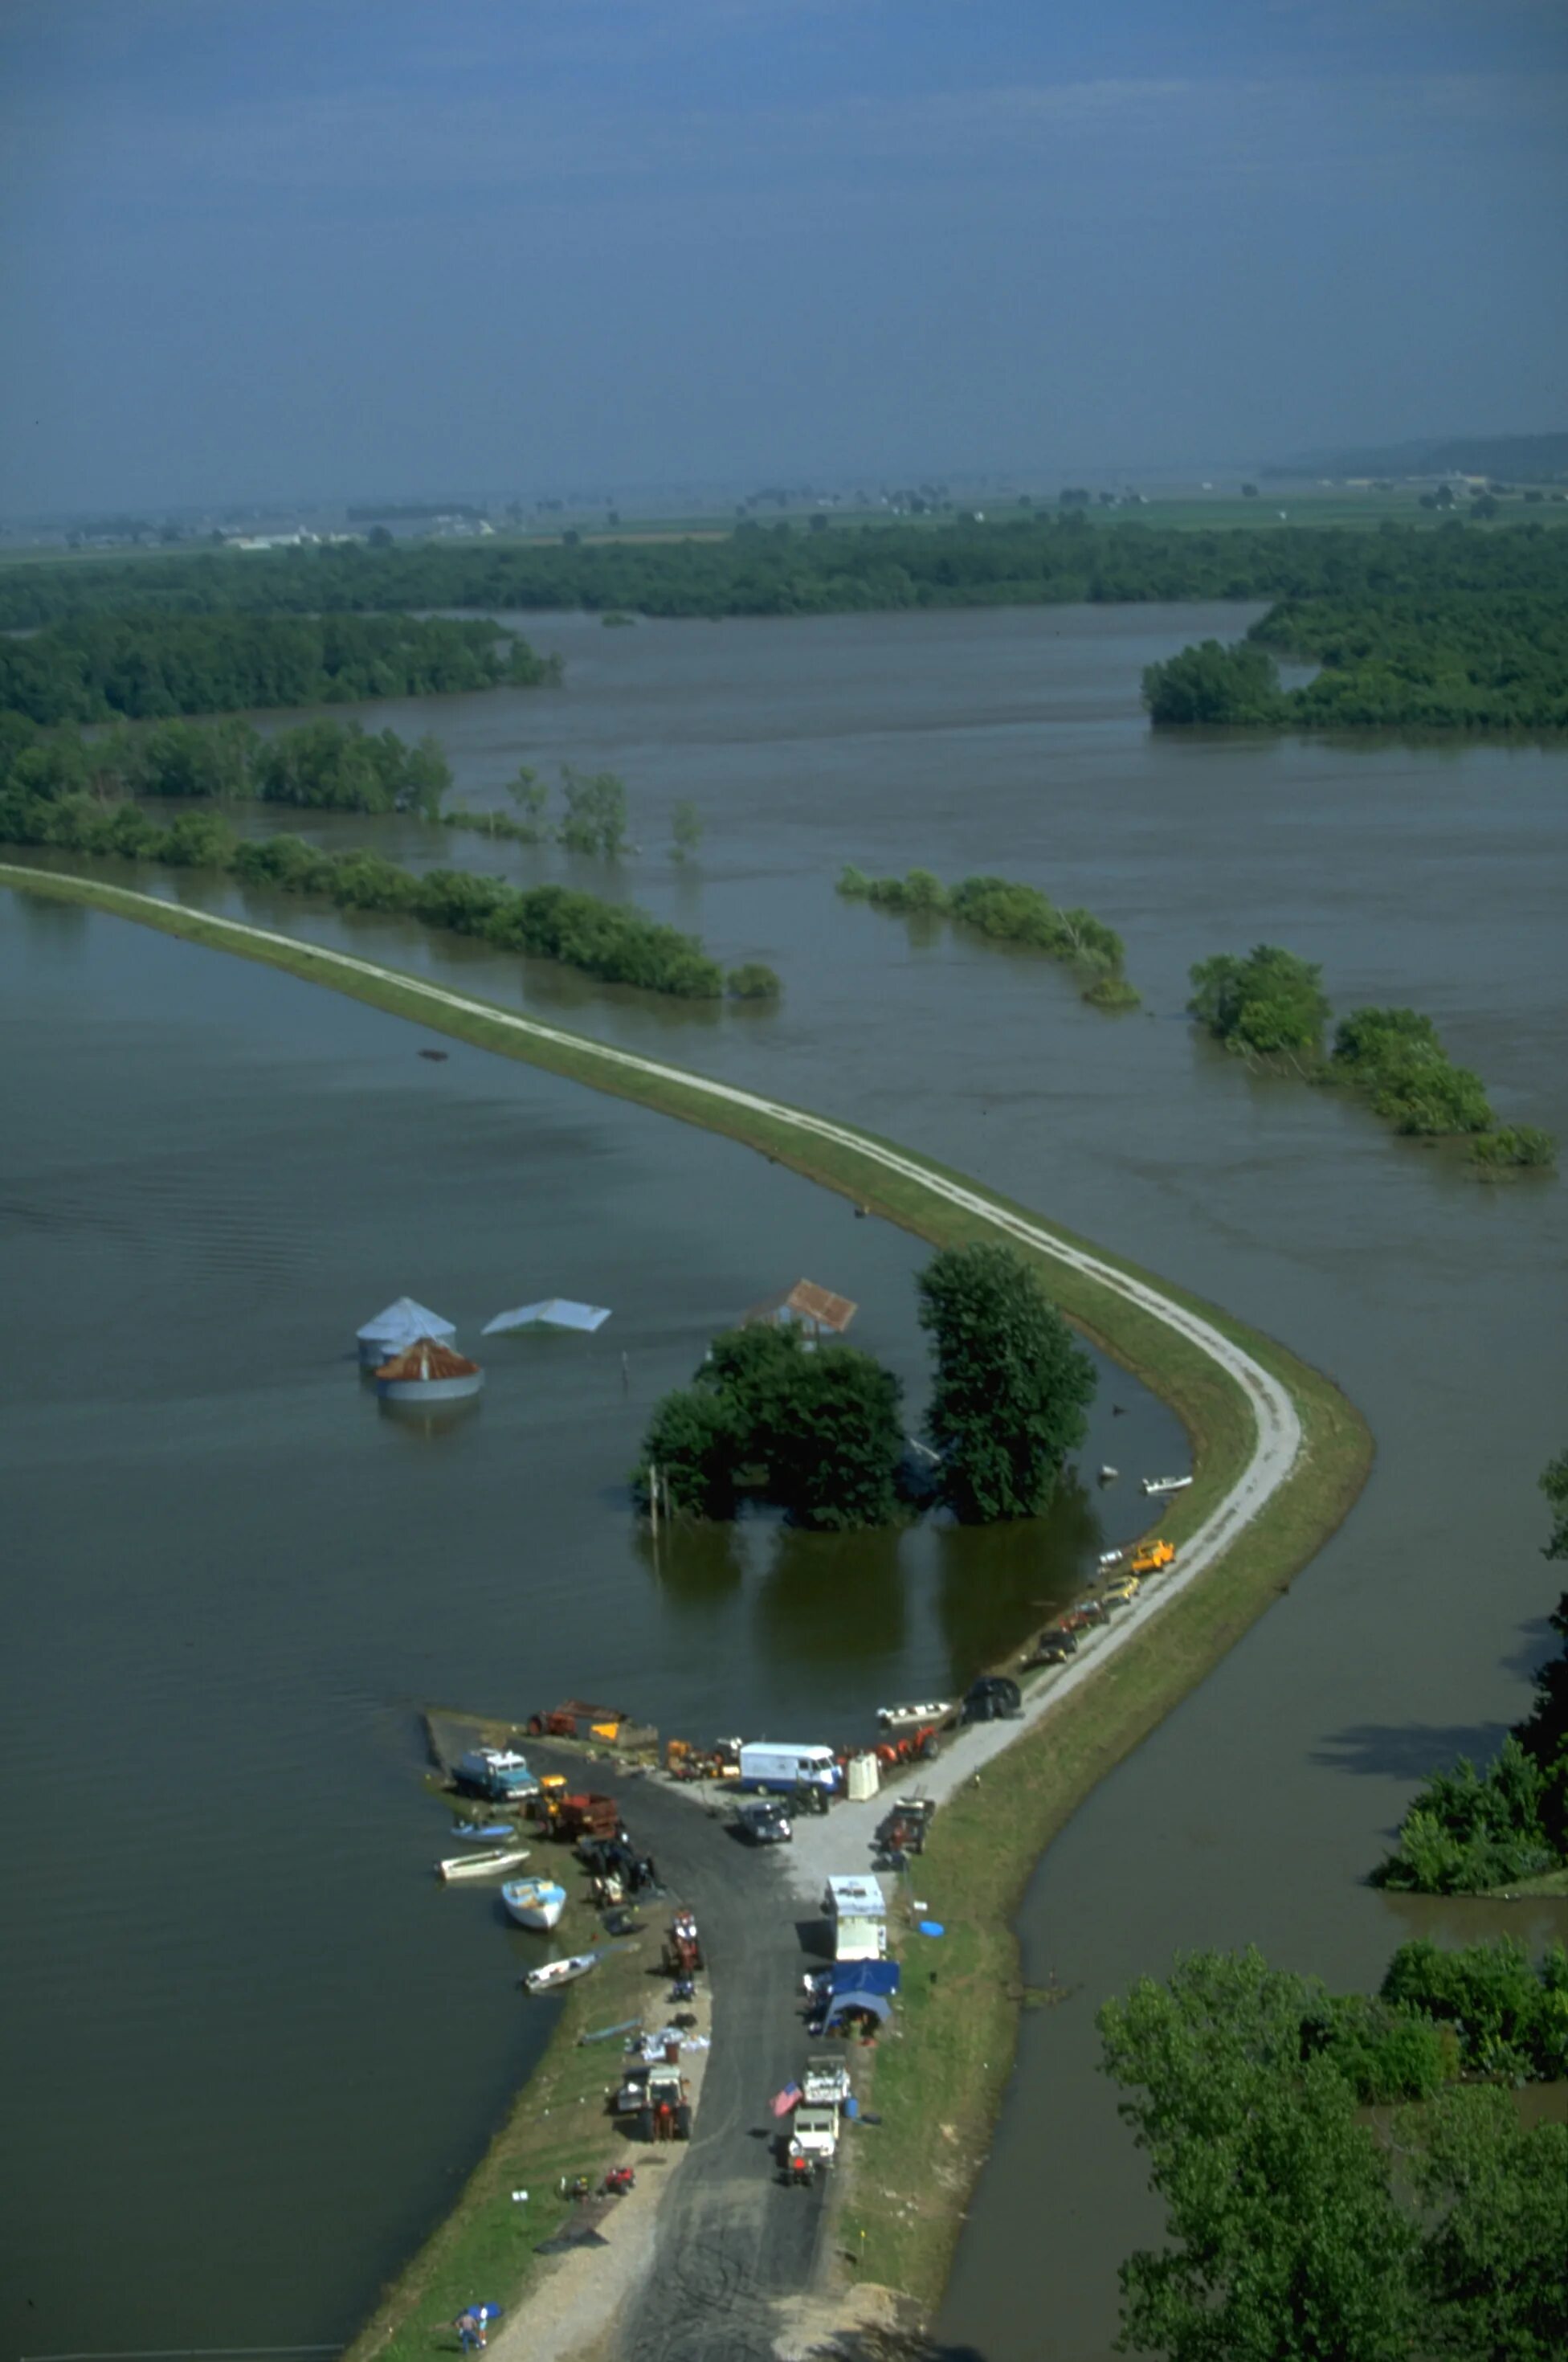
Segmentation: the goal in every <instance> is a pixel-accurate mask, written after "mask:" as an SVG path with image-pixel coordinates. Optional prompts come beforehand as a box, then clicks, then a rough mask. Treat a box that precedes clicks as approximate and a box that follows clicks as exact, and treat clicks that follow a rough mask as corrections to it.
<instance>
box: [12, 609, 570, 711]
mask: <svg viewBox="0 0 1568 2362" xmlns="http://www.w3.org/2000/svg"><path fill="white" fill-rule="evenodd" d="M559 678H560V661H559V658H558V657H540V656H537V655H536V653H535V651H534V650H533V649H532V648H531V647H530V646H528V644H527V642H526V641H525V640H520V639H513V638H512V637H510V636H502V634H501V633H499V632H498V631H497V629H496V626H495V625H494V624H489V623H476V622H473V621H467V622H460V623H454V622H450V621H447V620H445V619H441V618H422V617H418V616H414V615H385V614H376V615H363V614H319V615H264V614H263V615H256V614H233V613H228V614H226V613H211V614H201V613H193V614H180V613H145V612H144V613H135V614H119V615H94V614H93V613H84V614H80V615H78V616H76V617H75V618H74V619H73V620H71V621H69V622H62V623H57V624H50V625H49V626H48V628H46V629H44V630H42V631H40V632H39V633H38V634H37V635H36V636H35V637H33V638H31V639H24V640H9V641H0V712H13V713H21V714H25V715H26V716H27V717H28V720H29V721H31V722H38V723H58V722H88V723H94V722H107V721H111V720H113V719H114V718H116V716H123V717H125V718H127V719H129V720H131V721H141V720H146V719H149V718H155V717H158V716H161V715H166V714H179V713H233V712H239V711H240V710H242V709H243V708H245V707H247V706H256V707H260V706H279V705H318V704H323V703H326V704H350V703H353V702H356V701H359V700H360V699H363V698H369V697H428V696H437V695H441V694H444V693H447V692H450V691H453V690H474V689H494V688H497V687H499V686H500V684H501V683H502V682H503V681H504V682H510V683H513V684H515V685H519V686H522V687H525V688H532V687H535V686H537V685H539V684H541V683H543V682H547V681H555V680H558V679H559Z"/></svg>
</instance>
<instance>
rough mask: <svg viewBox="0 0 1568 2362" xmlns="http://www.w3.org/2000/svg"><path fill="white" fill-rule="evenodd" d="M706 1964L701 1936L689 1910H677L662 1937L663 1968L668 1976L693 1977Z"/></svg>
mask: <svg viewBox="0 0 1568 2362" xmlns="http://www.w3.org/2000/svg"><path fill="white" fill-rule="evenodd" d="M705 1965H706V1963H705V1961H704V1959H703V1957H702V1938H701V1936H700V1935H699V1934H698V1933H697V1922H696V1919H695V1918H694V1917H693V1915H692V1914H691V1913H690V1911H678V1912H677V1913H676V1915H675V1916H674V1918H673V1919H672V1920H671V1921H670V1923H669V1929H668V1934H667V1935H666V1937H665V1939H664V1970H665V1974H666V1975H667V1976H670V1977H694V1976H695V1975H696V1974H697V1971H698V1970H699V1969H701V1968H702V1967H704V1966H705Z"/></svg>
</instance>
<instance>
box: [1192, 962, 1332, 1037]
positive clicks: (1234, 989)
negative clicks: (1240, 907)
mask: <svg viewBox="0 0 1568 2362" xmlns="http://www.w3.org/2000/svg"><path fill="white" fill-rule="evenodd" d="M1190 977H1191V983H1192V999H1190V1000H1189V1001H1188V1003H1187V1008H1188V1009H1189V1010H1190V1011H1191V1013H1192V1015H1193V1016H1194V1017H1196V1018H1198V1021H1200V1023H1202V1024H1204V1025H1206V1026H1207V1027H1208V1029H1209V1032H1210V1033H1212V1034H1213V1036H1214V1038H1215V1040H1216V1041H1217V1042H1223V1043H1224V1044H1225V1047H1226V1048H1227V1049H1228V1050H1234V1051H1237V1052H1238V1053H1240V1054H1243V1055H1244V1054H1246V1053H1248V1052H1252V1053H1253V1054H1257V1055H1259V1056H1263V1057H1270V1056H1275V1055H1277V1054H1280V1053H1285V1052H1303V1051H1305V1052H1310V1053H1312V1054H1316V1052H1317V1050H1318V1048H1319V1044H1320V1039H1321V1036H1322V1032H1323V1027H1324V1024H1325V1023H1326V1021H1327V1020H1328V1015H1329V1003H1328V1000H1327V999H1326V997H1325V995H1324V992H1323V983H1322V978H1323V971H1322V969H1321V968H1320V966H1317V965H1316V963H1315V962H1313V961H1311V960H1304V959H1299V958H1297V955H1296V954H1295V953H1294V952H1287V951H1282V950H1281V949H1280V947H1279V945H1278V944H1257V945H1256V946H1255V947H1254V949H1253V950H1252V951H1250V952H1249V953H1248V954H1247V955H1246V957H1245V959H1241V958H1238V957H1237V956H1236V955H1234V954H1232V953H1230V952H1221V953H1220V954H1219V955H1218V956H1217V957H1215V958H1214V959H1207V960H1200V961H1199V962H1198V966H1196V967H1194V968H1193V969H1191V970H1190Z"/></svg>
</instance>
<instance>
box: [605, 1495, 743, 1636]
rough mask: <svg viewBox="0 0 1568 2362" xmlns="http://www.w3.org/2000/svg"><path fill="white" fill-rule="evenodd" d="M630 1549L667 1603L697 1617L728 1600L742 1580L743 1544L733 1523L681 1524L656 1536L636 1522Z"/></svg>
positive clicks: (645, 1522) (643, 1523) (642, 1522)
mask: <svg viewBox="0 0 1568 2362" xmlns="http://www.w3.org/2000/svg"><path fill="white" fill-rule="evenodd" d="M632 1546H633V1548H634V1550H635V1551H636V1554H637V1556H638V1558H639V1559H640V1560H641V1561H642V1562H643V1565H644V1566H645V1567H646V1570H647V1572H648V1573H649V1574H650V1575H652V1577H653V1579H654V1581H655V1582H656V1583H657V1585H658V1587H659V1589H660V1591H661V1592H662V1593H663V1594H664V1596H665V1598H666V1600H667V1602H668V1604H669V1605H670V1606H672V1607H675V1608H678V1609H679V1610H681V1611H683V1612H686V1611H694V1612H696V1613H698V1614H701V1613H702V1612H704V1611H705V1610H706V1609H708V1608H710V1607H712V1606H715V1605H716V1604H717V1603H718V1602H719V1601H720V1600H722V1599H727V1598H730V1597H732V1596H733V1595H734V1594H735V1593H736V1592H737V1591H739V1589H740V1587H741V1585H742V1584H743V1583H744V1582H745V1567H746V1545H745V1539H744V1537H743V1534H742V1531H741V1529H739V1528H738V1527H736V1526H732V1525H696V1524H693V1525H681V1526H677V1527H675V1528H673V1529H670V1530H669V1531H668V1532H662V1533H657V1534H656V1533H654V1532H653V1531H652V1529H650V1528H649V1526H648V1524H647V1521H646V1518H642V1519H639V1520H638V1522H637V1525H636V1529H635V1540H634V1541H633V1545H632Z"/></svg>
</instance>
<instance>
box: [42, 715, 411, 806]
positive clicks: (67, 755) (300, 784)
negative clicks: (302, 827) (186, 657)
mask: <svg viewBox="0 0 1568 2362" xmlns="http://www.w3.org/2000/svg"><path fill="white" fill-rule="evenodd" d="M0 783H3V785H4V787H5V788H6V790H7V791H8V792H10V793H11V794H13V795H17V796H20V797H22V798H23V799H39V800H43V801H45V802H49V803H57V804H64V803H69V802H71V801H72V799H79V798H84V799H86V800H88V801H89V802H92V803H94V804H97V805H104V804H106V803H112V802H116V801H117V800H120V799H122V798H125V797H134V796H179V797H191V798H203V799H205V800H209V801H211V802H215V803H224V804H235V803H250V802H254V803H269V804H296V805H299V806H300V807H302V808H303V809H304V810H308V811H355V812H398V811H418V812H423V813H424V814H425V818H426V819H427V820H435V819H437V818H438V817H439V816H440V810H441V799H442V797H443V796H444V795H445V794H446V792H447V789H448V788H449V787H450V786H451V784H452V774H451V771H450V768H449V767H448V766H447V758H446V756H444V755H443V754H442V752H441V749H440V747H439V746H438V745H436V741H435V739H434V738H428V737H426V738H421V739H420V740H419V741H418V742H417V744H416V745H412V746H411V745H409V744H408V741H407V740H406V739H404V738H400V737H399V736H398V734H397V733H396V731H395V730H382V731H380V732H378V733H376V734H375V735H373V736H372V735H371V734H370V732H369V731H367V730H365V729H363V728H362V727H361V726H360V724H359V723H358V722H336V721H333V720H330V719H329V718H327V717H326V716H325V715H323V716H322V717H321V718H320V719H318V720H316V721H315V722H304V723H301V724H300V725H299V727H298V728H297V729H295V730H279V731H276V732H274V734H272V736H271V737H270V738H263V737H262V736H261V735H260V734H259V732H258V731H255V730H252V729H251V727H250V725H249V723H246V722H240V721H237V720H232V721H226V722H212V723H201V724H198V723H193V722H159V723H151V724H149V726H148V727H147V728H145V729H140V730H132V729H130V728H128V727H127V725H126V724H124V723H120V724H118V725H117V726H116V727H115V728H113V729H110V730H105V731H101V732H99V733H97V734H94V736H92V737H83V735H82V734H80V733H79V732H77V731H72V730H54V731H48V732H45V731H41V730H38V729H36V728H34V727H33V726H32V725H31V724H29V723H27V722H24V721H22V720H21V719H20V718H19V717H18V716H17V715H15V714H10V715H6V716H4V717H0Z"/></svg>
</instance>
